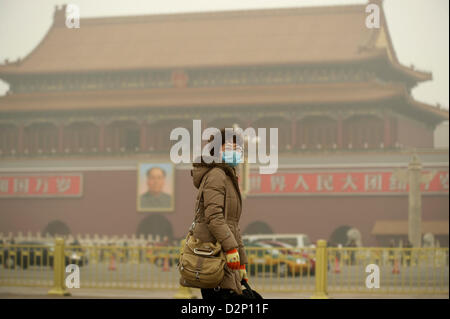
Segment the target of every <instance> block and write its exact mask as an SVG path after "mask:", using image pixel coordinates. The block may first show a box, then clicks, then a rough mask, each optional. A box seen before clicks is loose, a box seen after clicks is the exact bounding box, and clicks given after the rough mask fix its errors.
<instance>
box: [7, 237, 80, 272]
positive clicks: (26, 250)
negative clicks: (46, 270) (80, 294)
mask: <svg viewBox="0 0 450 319" xmlns="http://www.w3.org/2000/svg"><path fill="white" fill-rule="evenodd" d="M69 247H70V246H69ZM54 249H55V244H54V242H38V241H24V242H20V243H18V244H14V245H10V246H8V247H6V248H4V250H3V258H2V259H3V260H2V262H3V267H4V268H8V269H14V268H15V267H17V266H19V267H21V268H22V269H27V268H28V267H29V266H50V267H53V259H54V258H53V252H54ZM65 255H66V256H65V265H66V266H67V265H69V264H76V265H78V266H83V265H86V264H87V257H86V256H85V254H83V252H82V251H80V249H67V248H66V250H65Z"/></svg>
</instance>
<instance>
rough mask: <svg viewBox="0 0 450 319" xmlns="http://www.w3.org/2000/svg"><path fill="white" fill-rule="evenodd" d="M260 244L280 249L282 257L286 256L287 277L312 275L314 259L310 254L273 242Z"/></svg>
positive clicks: (314, 267)
mask: <svg viewBox="0 0 450 319" xmlns="http://www.w3.org/2000/svg"><path fill="white" fill-rule="evenodd" d="M258 242H259V241H258ZM261 243H262V244H266V245H269V246H272V247H275V248H280V252H281V253H282V254H283V255H286V260H285V261H284V262H285V263H286V264H287V265H288V274H289V275H294V276H298V275H308V274H310V275H311V276H312V275H314V273H315V269H316V259H315V257H314V255H313V254H312V253H311V252H309V253H308V252H307V251H305V249H303V248H300V249H299V248H295V247H292V246H291V245H289V244H286V243H284V242H279V241H275V240H266V241H261Z"/></svg>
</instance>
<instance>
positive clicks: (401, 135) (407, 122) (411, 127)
mask: <svg viewBox="0 0 450 319" xmlns="http://www.w3.org/2000/svg"><path fill="white" fill-rule="evenodd" d="M396 128H397V132H396V136H397V141H398V142H399V143H400V144H402V145H404V146H412V147H418V148H433V147H434V145H433V139H434V130H433V129H431V128H427V127H426V126H425V124H423V123H421V122H418V121H416V120H414V119H410V118H407V117H403V116H400V115H399V116H398V117H397V119H396ZM395 142H396V141H394V143H395Z"/></svg>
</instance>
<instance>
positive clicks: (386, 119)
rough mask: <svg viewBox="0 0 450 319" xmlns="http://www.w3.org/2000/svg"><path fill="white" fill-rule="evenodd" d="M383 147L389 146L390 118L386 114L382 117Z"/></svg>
mask: <svg viewBox="0 0 450 319" xmlns="http://www.w3.org/2000/svg"><path fill="white" fill-rule="evenodd" d="M383 143H384V147H390V146H391V118H390V117H389V115H388V114H385V115H384V140H383Z"/></svg>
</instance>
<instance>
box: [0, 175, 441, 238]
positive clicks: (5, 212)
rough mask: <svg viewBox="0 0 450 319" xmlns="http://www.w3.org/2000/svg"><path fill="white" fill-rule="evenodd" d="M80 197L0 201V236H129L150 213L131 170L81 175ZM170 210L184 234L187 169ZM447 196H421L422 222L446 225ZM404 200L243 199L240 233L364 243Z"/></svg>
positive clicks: (188, 216)
mask: <svg viewBox="0 0 450 319" xmlns="http://www.w3.org/2000/svg"><path fill="white" fill-rule="evenodd" d="M83 178H84V185H83V188H84V190H83V196H82V198H78V199H70V198H66V199H0V212H1V213H0V232H3V233H8V232H14V233H16V232H18V231H22V232H23V233H26V232H27V231H32V232H37V231H42V230H43V229H44V227H45V226H46V225H47V223H49V222H50V221H52V220H56V219H58V220H61V221H63V222H64V223H66V224H67V225H68V226H69V228H70V229H71V231H72V234H78V233H82V234H84V233H90V234H95V233H97V234H106V235H122V234H127V235H131V234H133V233H136V230H137V227H138V224H139V222H140V221H141V220H142V219H143V218H145V217H146V216H148V215H149V214H154V213H142V212H137V211H136V172H135V171H131V170H128V171H86V172H84V173H83ZM175 191H176V199H175V209H176V211H175V212H171V213H161V214H162V215H163V216H166V217H167V219H168V220H169V221H170V223H171V224H172V226H173V233H174V236H175V237H176V238H181V237H182V236H184V235H185V232H186V231H187V228H188V226H189V225H190V223H191V222H192V218H193V204H194V203H193V202H194V197H195V195H196V192H195V189H194V187H193V185H192V180H191V177H190V172H189V170H177V171H176V185H175ZM448 203H449V201H448V196H436V195H427V196H423V197H422V205H423V215H422V216H423V220H445V221H448V217H449V214H448V209H449V204H448ZM407 205H408V202H407V196H334V197H331V196H315V197H295V196H270V197H249V198H247V199H246V200H245V201H244V206H243V207H244V211H243V215H242V219H241V230H242V231H244V230H245V227H246V226H247V225H248V224H250V223H251V222H254V221H263V222H266V223H267V224H269V226H270V227H271V228H272V229H273V231H274V232H292V233H298V232H301V233H306V234H308V235H309V236H310V237H311V239H312V240H313V241H315V240H317V239H319V238H324V239H327V240H328V239H329V237H330V235H331V233H332V232H333V231H334V230H335V229H336V228H337V227H339V226H342V225H350V226H354V227H356V228H358V229H359V230H360V231H361V233H362V235H363V243H364V244H365V245H375V244H376V241H375V238H374V237H373V236H371V234H370V233H371V230H372V227H373V225H374V223H375V221H377V220H390V219H395V220H407V218H408V206H407Z"/></svg>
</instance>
